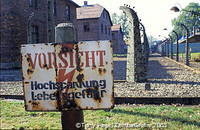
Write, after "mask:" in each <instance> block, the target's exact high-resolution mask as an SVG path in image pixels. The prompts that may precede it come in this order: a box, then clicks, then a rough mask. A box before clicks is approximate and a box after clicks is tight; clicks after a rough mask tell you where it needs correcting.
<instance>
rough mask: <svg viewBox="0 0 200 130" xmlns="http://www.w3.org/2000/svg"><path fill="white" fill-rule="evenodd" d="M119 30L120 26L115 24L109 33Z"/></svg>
mask: <svg viewBox="0 0 200 130" xmlns="http://www.w3.org/2000/svg"><path fill="white" fill-rule="evenodd" d="M120 30H121V25H120V24H115V25H113V26H112V27H111V31H120Z"/></svg>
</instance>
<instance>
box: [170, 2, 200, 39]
mask: <svg viewBox="0 0 200 130" xmlns="http://www.w3.org/2000/svg"><path fill="white" fill-rule="evenodd" d="M199 14H200V4H199V3H193V2H192V3H189V4H188V6H186V7H185V8H184V9H182V11H181V13H180V15H179V16H178V17H177V18H175V19H173V20H172V26H173V30H175V31H176V32H177V33H178V35H179V38H180V37H181V36H183V35H185V34H186V33H185V30H184V29H183V28H182V27H181V26H180V25H179V24H180V23H183V24H184V25H186V26H187V27H188V29H189V30H190V32H192V30H193V28H194V27H195V28H200V15H199ZM171 35H172V36H173V37H174V33H172V32H171Z"/></svg>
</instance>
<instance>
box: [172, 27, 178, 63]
mask: <svg viewBox="0 0 200 130" xmlns="http://www.w3.org/2000/svg"><path fill="white" fill-rule="evenodd" d="M172 32H174V33H175V35H176V61H179V45H178V33H177V32H176V31H174V30H173V31H172Z"/></svg>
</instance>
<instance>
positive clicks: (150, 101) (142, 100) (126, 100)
mask: <svg viewBox="0 0 200 130" xmlns="http://www.w3.org/2000/svg"><path fill="white" fill-rule="evenodd" d="M0 98H2V99H16V100H24V96H23V95H0ZM115 104H118V105H120V104H144V105H162V104H166V105H173V104H179V105H200V97H115Z"/></svg>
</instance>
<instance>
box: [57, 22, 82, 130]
mask: <svg viewBox="0 0 200 130" xmlns="http://www.w3.org/2000/svg"><path fill="white" fill-rule="evenodd" d="M55 42H56V43H72V44H76V43H77V39H76V31H75V28H74V26H73V25H72V23H63V24H58V25H57V27H56V28H55ZM83 122H84V116H83V111H82V110H71V111H66V110H62V111H61V123H62V129H63V130H74V129H84V128H83V127H81V128H77V127H76V124H77V123H83Z"/></svg>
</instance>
